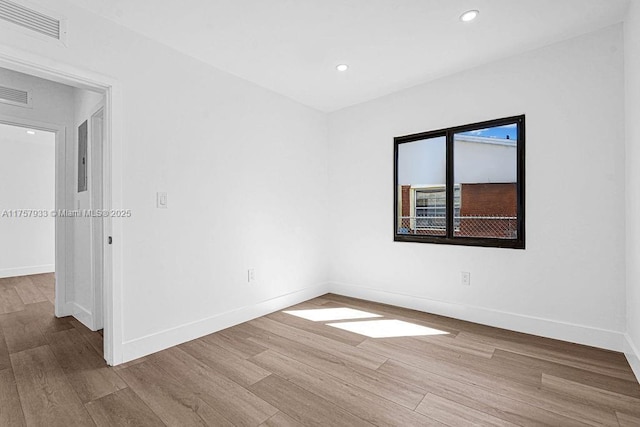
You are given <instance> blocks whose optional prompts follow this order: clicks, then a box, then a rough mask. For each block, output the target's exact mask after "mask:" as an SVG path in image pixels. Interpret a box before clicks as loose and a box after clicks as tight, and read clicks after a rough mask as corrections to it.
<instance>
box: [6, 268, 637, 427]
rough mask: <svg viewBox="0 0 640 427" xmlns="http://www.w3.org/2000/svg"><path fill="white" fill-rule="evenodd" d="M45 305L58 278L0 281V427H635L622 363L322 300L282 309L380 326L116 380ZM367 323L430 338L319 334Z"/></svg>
mask: <svg viewBox="0 0 640 427" xmlns="http://www.w3.org/2000/svg"><path fill="white" fill-rule="evenodd" d="M52 302H53V277H52V275H37V276H28V277H21V278H12V279H0V426H20V425H30V426H55V425H60V426H73V425H80V426H91V425H99V426H115V425H134V426H147V425H148V426H157V425H172V426H191V425H212V426H232V425H236V426H258V425H262V426H298V425H318V426H371V425H378V426H383V425H384V426H412V425H418V426H429V425H447V426H452V427H458V426H466V425H481V426H512V425H521V426H542V425H552V426H563V427H564V426H582V425H593V426H595V425H597V426H601V425H604V426H625V427H626V426H640V385H639V384H638V383H637V381H636V379H635V378H634V376H633V374H632V372H631V369H630V368H629V365H628V364H627V362H626V360H625V358H624V356H623V355H622V354H619V353H614V352H609V351H604V350H598V349H595V348H590V347H584V346H579V345H574V344H568V343H564V342H560V341H554V340H550V339H545V338H539V337H535V336H530V335H525V334H519V333H514V332H509V331H505V330H501V329H496V328H490V327H485V326H481V325H477V324H473V323H468V322H462V321H458V320H454V319H449V318H444V317H439V316H434V315H429V314H425V313H420V312H416V311H411V310H406V309H401V308H397V307H392V306H387V305H381V304H375V303H370V302H366V301H361V300H355V299H351V298H345V297H341V296H337V295H331V294H329V295H325V296H323V297H321V298H316V299H314V300H311V301H307V302H305V303H303V304H299V305H297V306H295V307H292V308H290V309H288V310H318V311H315V312H314V313H326V311H322V309H327V308H351V309H356V310H361V311H365V312H367V313H370V314H375V315H380V316H382V317H377V318H375V319H354V320H335V321H315V322H314V321H311V320H306V319H304V318H301V317H297V316H294V315H291V314H287V313H283V312H276V313H273V314H271V315H268V316H265V317H261V318H259V319H255V320H253V321H250V322H247V323H244V324H242V325H238V326H235V327H233V328H229V329H226V330H224V331H221V332H218V333H215V334H212V335H208V336H206V337H203V338H200V339H198V340H195V341H191V342H188V343H185V344H182V345H179V346H177V347H174V348H171V349H168V350H165V351H162V352H160V353H156V354H154V355H152V356H148V357H146V358H143V359H139V360H136V361H133V362H129V363H128V364H125V365H122V366H118V367H115V368H110V367H107V366H106V365H105V364H104V362H103V361H102V357H101V347H102V337H101V335H100V334H99V333H94V332H91V331H89V330H88V329H86V328H85V327H84V326H82V325H81V324H80V323H79V322H77V321H76V320H74V319H73V318H63V319H56V318H54V316H53V305H52ZM370 320H387V321H388V320H399V321H404V322H409V323H411V324H413V325H420V326H426V327H428V328H431V332H432V333H435V335H429V336H413V337H410V336H401V337H393V338H369V337H367V336H365V335H360V334H356V333H353V332H349V331H346V330H343V329H340V328H338V327H333V326H329V325H328V323H338V322H340V323H341V322H364V321H370ZM367 324H368V325H371V323H367ZM351 326H354V325H351ZM405 326H406V324H405ZM375 331H376V332H379V331H380V328H377V329H375ZM402 333H403V332H402V331H401V334H402Z"/></svg>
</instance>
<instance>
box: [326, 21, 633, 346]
mask: <svg viewBox="0 0 640 427" xmlns="http://www.w3.org/2000/svg"><path fill="white" fill-rule="evenodd" d="M623 89H624V85H623V44H622V28H621V26H615V27H611V28H608V29H605V30H602V31H599V32H596V33H592V34H589V35H585V36H583V37H580V38H576V39H572V40H569V41H566V42H563V43H560V44H556V45H553V46H549V47H546V48H543V49H540V50H536V51H533V52H530V53H526V54H523V55H520V56H516V57H513V58H510V59H506V60H503V61H499V62H495V63H491V64H488V65H485V66H482V67H479V68H476V69H472V70H469V71H466V72H463V73H459V74H456V75H452V76H449V77H446V78H443V79H440V80H438V81H434V82H432V83H428V84H425V85H421V86H417V87H414V88H411V89H409V90H406V91H402V92H399V93H396V94H393V95H390V96H387V97H384V98H380V99H378V100H375V101H372V102H368V103H365V104H361V105H359V106H355V107H352V108H347V109H344V110H341V111H339V112H336V113H333V114H331V115H330V118H329V129H330V163H329V164H330V170H329V176H330V191H329V193H330V195H331V199H330V205H331V217H330V220H331V233H332V256H331V279H332V282H333V284H332V289H333V290H334V291H336V292H340V293H343V294H347V295H354V296H360V297H364V298H368V299H373V300H380V301H385V302H388V303H392V304H399V305H405V306H411V307H414V308H417V309H423V310H426V311H431V312H436V313H442V314H447V315H451V316H455V317H458V318H463V319H469V320H473V321H478V322H482V323H487V324H493V325H498V326H503V327H506V328H509V329H516V330H522V331H528V332H532V333H535V334H541V335H546V336H552V337H557V338H561V339H567V340H570V341H577V342H583V343H589V344H591V345H598V346H603V347H608V348H615V349H618V350H620V349H621V347H622V335H621V333H622V332H623V331H624V330H625V312H624V306H625V284H624V283H625V282H624V281H625V277H624V269H625V261H624V257H625V253H624V239H625V237H624V232H625V229H624V212H623V210H622V209H621V207H622V206H623V205H624V186H625V182H624V181H625V177H624V143H623V140H624V132H623V130H624V120H623V118H624V110H623V102H622V99H623V98H624V91H623ZM519 114H526V121H527V123H526V125H527V129H526V136H527V140H526V145H527V148H526V150H527V152H526V165H527V169H526V175H527V186H526V204H527V205H526V227H527V242H526V245H527V248H526V250H514V249H495V248H480V247H461V246H446V245H437V244H420V243H405V242H394V241H393V234H392V230H393V229H392V223H393V208H394V206H393V188H392V185H391V182H392V176H393V138H394V137H395V136H399V135H406V134H411V133H417V132H422V131H429V130H433V129H441V128H446V127H451V126H456V125H464V124H468V123H474V122H479V121H483V120H489V119H495V118H500V117H507V116H514V115H519ZM362 153H366V155H363V154H362ZM363 201H366V212H367V214H366V215H362V212H363V205H362V202H363ZM461 271H467V272H471V286H470V287H466V286H462V285H461V283H460V272H461Z"/></svg>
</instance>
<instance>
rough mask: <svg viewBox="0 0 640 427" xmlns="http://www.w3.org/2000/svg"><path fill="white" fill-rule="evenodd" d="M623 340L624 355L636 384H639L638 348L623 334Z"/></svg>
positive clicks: (639, 355)
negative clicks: (634, 376) (636, 381)
mask: <svg viewBox="0 0 640 427" xmlns="http://www.w3.org/2000/svg"><path fill="white" fill-rule="evenodd" d="M624 338H625V340H624V355H625V356H626V357H627V360H628V361H629V365H630V366H631V369H632V370H633V373H634V374H635V375H636V378H637V379H638V382H640V351H638V347H636V346H635V344H634V343H633V341H632V340H631V337H630V336H629V334H624Z"/></svg>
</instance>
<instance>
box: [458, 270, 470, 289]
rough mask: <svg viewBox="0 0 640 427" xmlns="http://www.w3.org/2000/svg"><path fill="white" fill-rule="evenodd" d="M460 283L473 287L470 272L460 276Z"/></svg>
mask: <svg viewBox="0 0 640 427" xmlns="http://www.w3.org/2000/svg"><path fill="white" fill-rule="evenodd" d="M460 281H461V283H462V285H463V286H471V273H469V272H468V271H462V272H461V274H460Z"/></svg>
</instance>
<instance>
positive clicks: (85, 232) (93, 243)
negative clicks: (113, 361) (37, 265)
mask: <svg viewBox="0 0 640 427" xmlns="http://www.w3.org/2000/svg"><path fill="white" fill-rule="evenodd" d="M93 111H94V113H93V114H91V116H90V117H88V118H87V119H86V120H84V121H82V122H81V123H79V124H78V126H77V129H76V135H77V136H76V144H75V145H76V146H75V148H76V150H75V155H76V162H75V163H76V174H75V176H76V182H75V183H74V187H75V188H74V192H75V209H76V212H77V213H78V214H77V216H75V217H74V218H73V225H72V227H73V242H74V245H73V252H74V256H73V271H74V275H73V276H74V277H73V292H72V293H71V295H70V297H71V298H70V299H69V300H70V303H71V305H72V310H71V313H72V314H73V316H74V317H75V318H76V319H78V320H79V321H80V322H81V323H83V324H84V325H85V326H87V327H88V328H89V329H91V330H93V331H97V330H99V329H102V328H103V327H104V318H103V245H104V236H103V234H104V233H103V228H104V217H102V216H100V215H101V212H102V207H103V202H102V201H103V199H102V185H103V176H102V175H103V174H102V172H103V168H102V158H103V154H102V153H103V139H104V126H103V122H104V112H103V107H102V105H99V106H98V107H96V108H94V110H93ZM68 298H69V296H68Z"/></svg>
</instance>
